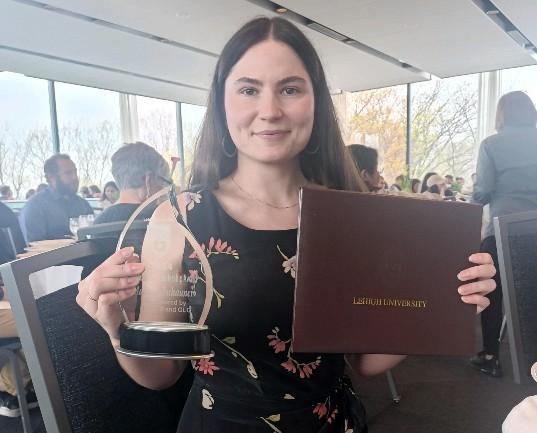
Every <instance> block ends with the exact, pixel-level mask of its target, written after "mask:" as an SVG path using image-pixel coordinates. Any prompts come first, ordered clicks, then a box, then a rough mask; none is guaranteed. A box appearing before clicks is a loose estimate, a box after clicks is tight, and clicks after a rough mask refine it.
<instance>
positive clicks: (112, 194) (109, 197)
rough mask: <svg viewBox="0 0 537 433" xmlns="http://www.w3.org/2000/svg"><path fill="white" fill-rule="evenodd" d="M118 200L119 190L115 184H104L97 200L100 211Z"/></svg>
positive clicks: (112, 182)
mask: <svg viewBox="0 0 537 433" xmlns="http://www.w3.org/2000/svg"><path fill="white" fill-rule="evenodd" d="M118 198H119V188H118V187H117V185H116V183H115V182H114V181H113V180H111V181H109V182H106V183H105V185H104V188H103V193H102V194H101V198H100V199H99V204H100V205H101V208H102V209H106V208H107V207H110V206H112V205H113V204H114V203H115V202H116V201H117V199H118Z"/></svg>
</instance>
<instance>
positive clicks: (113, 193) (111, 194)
mask: <svg viewBox="0 0 537 433" xmlns="http://www.w3.org/2000/svg"><path fill="white" fill-rule="evenodd" d="M104 195H105V196H106V197H107V198H108V200H110V202H111V203H115V202H116V201H117V199H118V198H119V191H118V190H117V188H114V187H113V186H107V187H106V189H105V190H104Z"/></svg>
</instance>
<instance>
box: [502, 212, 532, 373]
mask: <svg viewBox="0 0 537 433" xmlns="http://www.w3.org/2000/svg"><path fill="white" fill-rule="evenodd" d="M494 230H495V234H496V246H497V249H498V262H499V272H500V276H501V281H502V290H503V303H504V310H505V323H506V328H507V334H508V337H509V348H510V352H511V361H512V364H513V376H514V379H515V382H516V383H519V384H520V383H528V384H529V383H533V384H534V382H533V380H532V379H531V374H530V369H531V366H532V364H533V363H534V362H536V361H537V320H535V312H536V311H537V211H531V212H524V213H519V214H511V215H504V216H501V217H496V218H494Z"/></svg>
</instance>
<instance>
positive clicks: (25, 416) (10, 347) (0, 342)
mask: <svg viewBox="0 0 537 433" xmlns="http://www.w3.org/2000/svg"><path fill="white" fill-rule="evenodd" d="M20 349H22V346H21V342H20V340H19V339H18V338H0V367H2V365H3V364H4V362H9V363H11V370H12V371H13V376H14V377H15V388H16V389H17V399H18V401H19V409H20V413H21V421H22V429H23V431H24V433H32V432H33V431H34V429H33V427H32V421H31V418H30V412H29V406H28V402H27V401H26V389H25V388H24V383H23V381H22V375H21V367H20V362H19V357H18V356H17V351H19V350H20Z"/></svg>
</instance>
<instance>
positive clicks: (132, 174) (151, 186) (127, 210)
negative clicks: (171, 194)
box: [95, 142, 170, 224]
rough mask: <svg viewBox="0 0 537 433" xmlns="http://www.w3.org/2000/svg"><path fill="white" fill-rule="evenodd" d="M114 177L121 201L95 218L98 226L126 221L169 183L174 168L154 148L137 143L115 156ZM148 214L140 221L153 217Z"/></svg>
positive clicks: (119, 150) (124, 147)
mask: <svg viewBox="0 0 537 433" xmlns="http://www.w3.org/2000/svg"><path fill="white" fill-rule="evenodd" d="M112 175H113V176H114V180H115V181H116V184H117V186H118V188H119V199H118V200H117V201H116V202H115V203H114V204H113V205H112V206H109V207H107V208H106V209H105V210H104V211H103V212H102V213H101V214H100V215H98V216H97V218H96V219H95V224H103V223H111V222H115V221H126V220H128V219H129V218H130V216H131V215H132V214H133V212H134V211H135V210H136V208H137V207H138V206H139V205H140V203H142V202H144V201H145V200H146V199H147V198H148V197H150V196H152V195H153V194H155V193H156V192H158V191H159V190H161V189H162V188H164V187H165V186H166V184H167V183H168V182H169V177H170V169H169V167H168V164H167V163H166V161H165V160H164V158H163V157H162V156H161V155H160V154H159V153H158V152H157V151H156V150H155V149H154V148H153V147H151V146H149V145H147V144H145V143H141V142H136V143H128V144H125V145H123V146H121V147H120V148H119V149H118V150H117V151H116V152H115V153H114V154H113V155H112ZM151 213H152V212H150V214H149V215H146V214H145V212H142V214H140V218H149V217H150V216H151Z"/></svg>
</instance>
